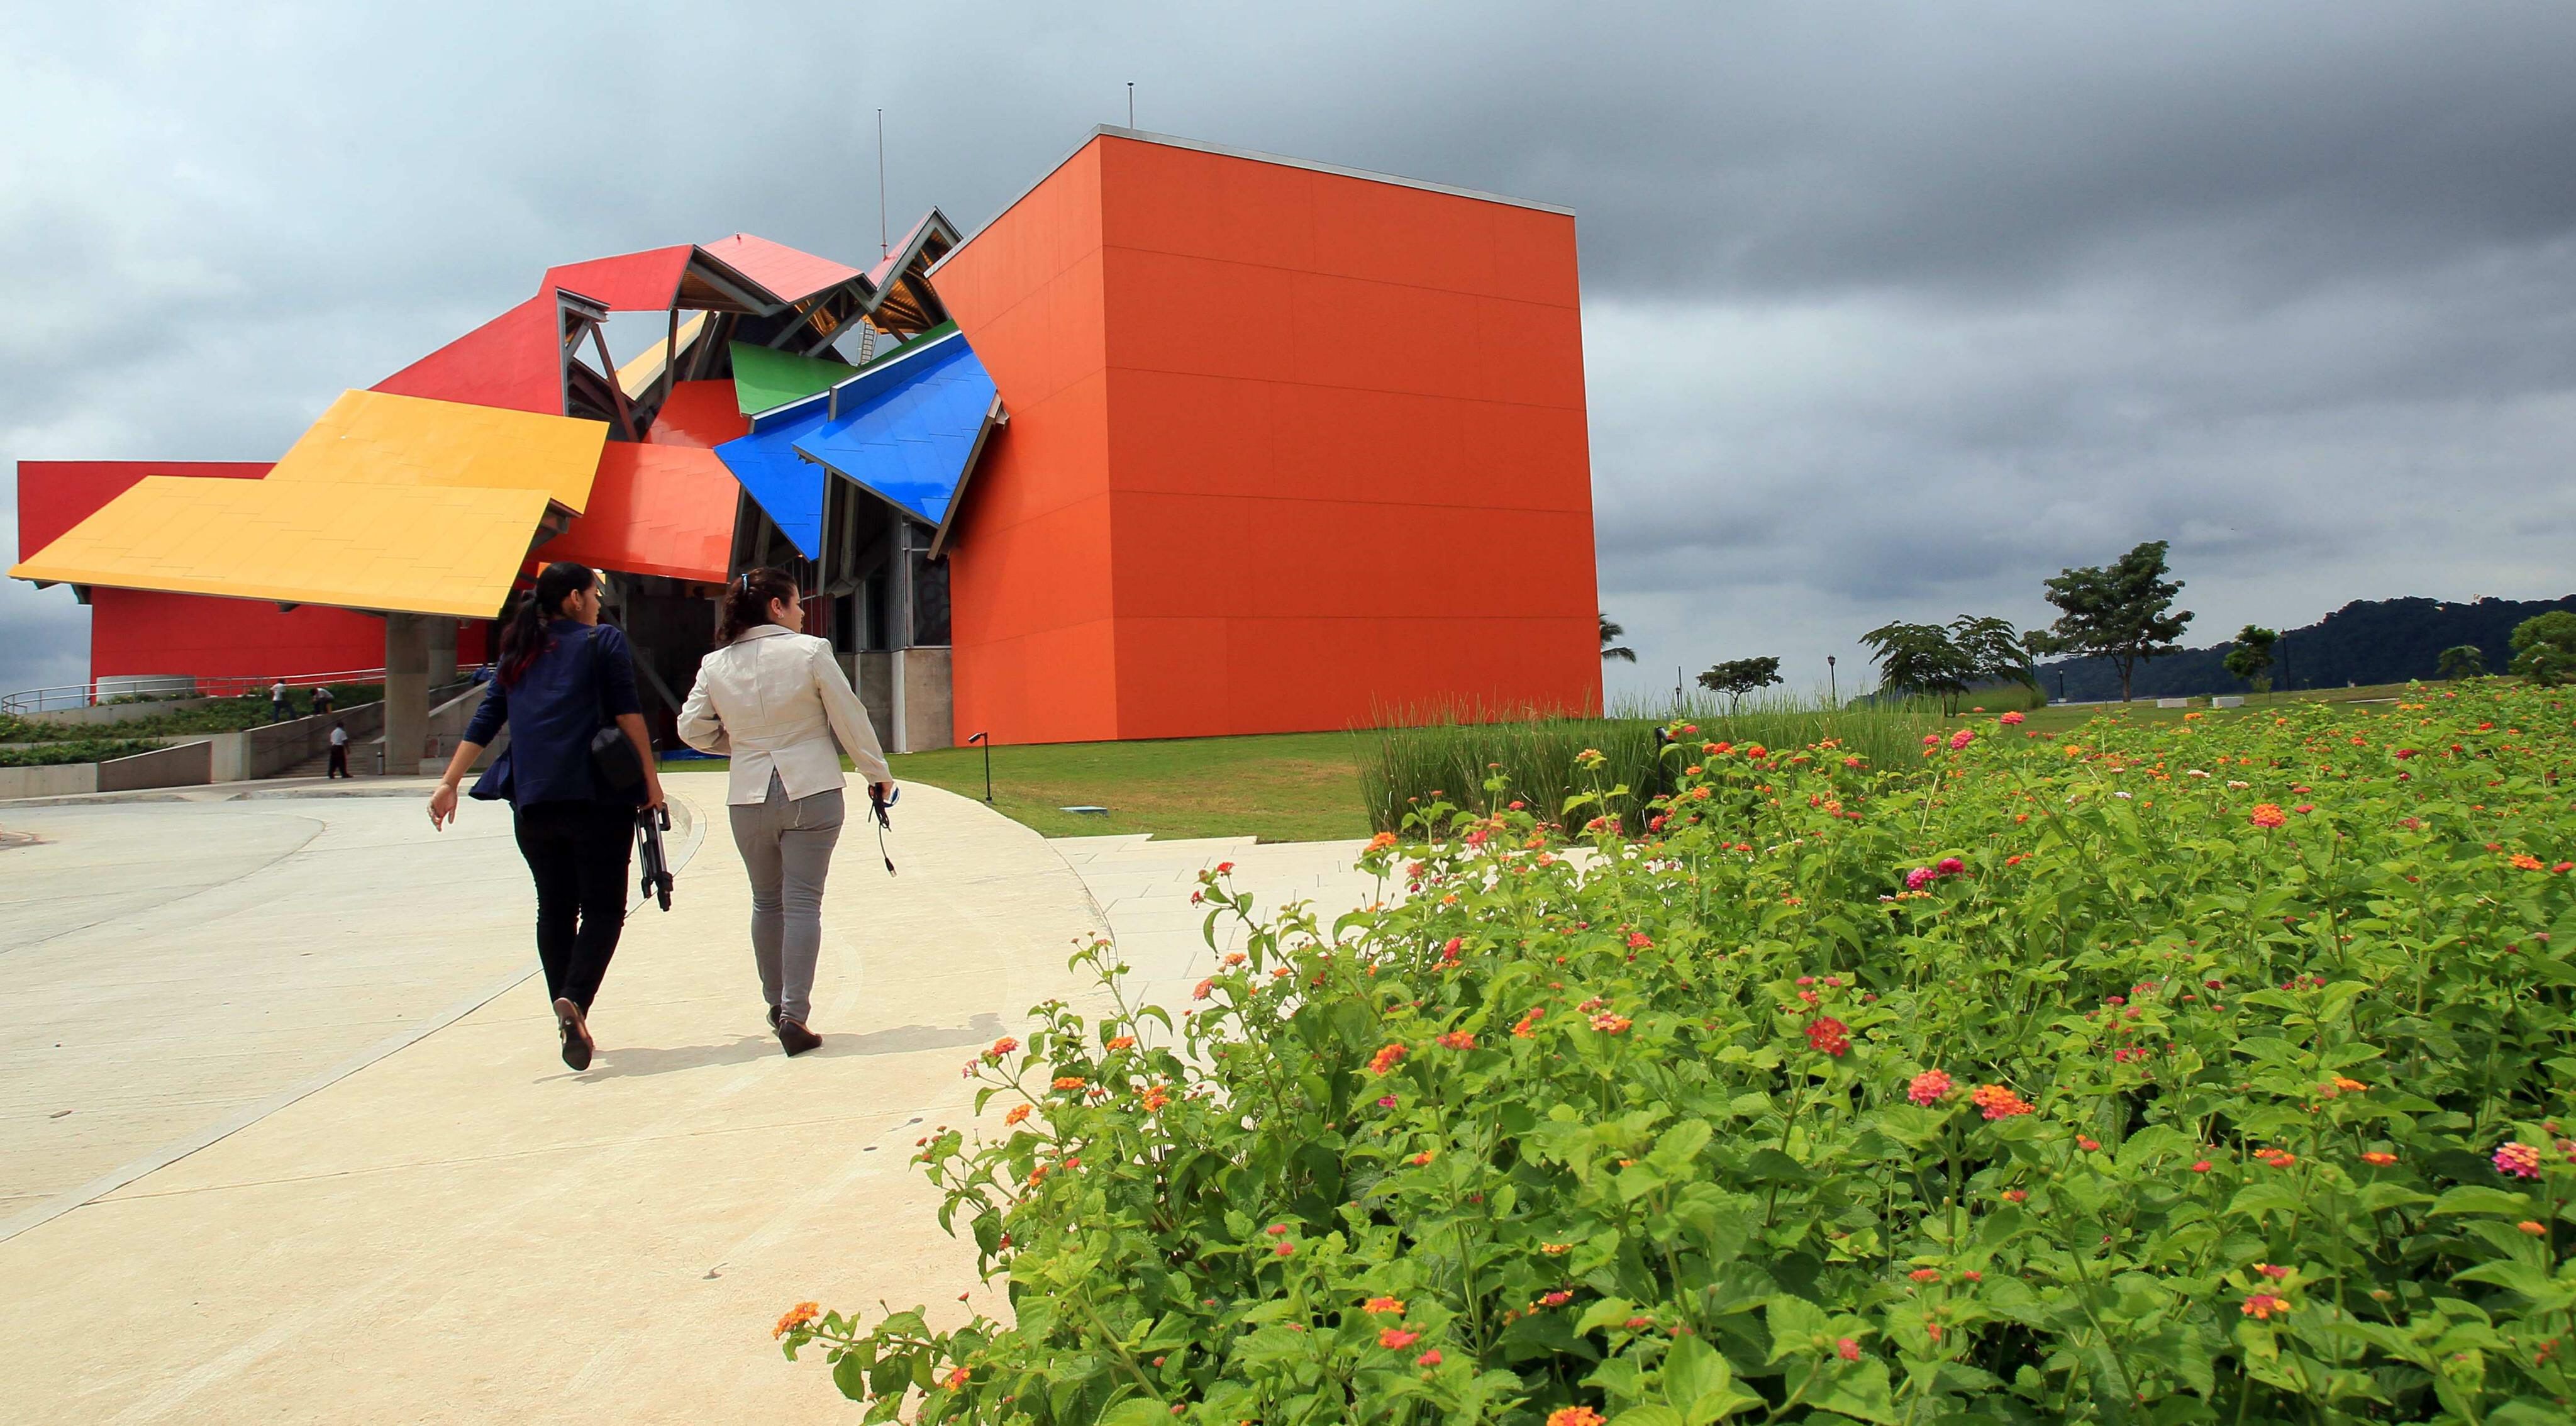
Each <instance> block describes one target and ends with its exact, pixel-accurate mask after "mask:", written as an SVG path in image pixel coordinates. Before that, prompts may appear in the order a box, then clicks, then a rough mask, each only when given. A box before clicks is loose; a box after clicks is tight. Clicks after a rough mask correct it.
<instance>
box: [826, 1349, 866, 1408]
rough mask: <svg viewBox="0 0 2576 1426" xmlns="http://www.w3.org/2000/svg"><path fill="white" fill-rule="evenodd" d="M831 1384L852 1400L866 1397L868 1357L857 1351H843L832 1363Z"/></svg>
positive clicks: (863, 1399) (862, 1399)
mask: <svg viewBox="0 0 2576 1426" xmlns="http://www.w3.org/2000/svg"><path fill="white" fill-rule="evenodd" d="M832 1385H834V1386H837V1387H839V1388H840V1389H841V1395H843V1396H845V1397H848V1398H849V1399H850V1400H852V1401H865V1400H867V1399H868V1359H867V1358H865V1357H863V1356H861V1355H859V1354H858V1353H857V1352H845V1353H843V1354H842V1356H841V1359H840V1360H839V1361H837V1362H834V1363H832Z"/></svg>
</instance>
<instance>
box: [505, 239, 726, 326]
mask: <svg viewBox="0 0 2576 1426" xmlns="http://www.w3.org/2000/svg"><path fill="white" fill-rule="evenodd" d="M695 252H696V249H694V248H691V247H690V246H689V245H688V244H686V243H683V244H681V245H680V246H678V247H675V248H652V249H649V250H647V251H644V252H640V253H625V254H621V255H620V256H617V257H596V258H592V259H591V260H590V261H588V262H570V263H565V264H564V265H563V266H561V267H550V268H547V269H546V280H545V282H544V283H543V284H542V285H540V286H539V287H538V289H537V290H538V292H539V293H540V294H543V293H548V292H552V291H554V290H555V289H556V288H558V287H561V288H564V289H565V290H567V291H571V292H578V293H580V294H581V295H582V296H584V297H587V298H590V299H591V300H592V301H594V302H599V303H602V304H604V305H606V306H607V308H608V310H609V311H611V312H665V311H668V310H670V307H671V304H672V302H673V301H674V300H676V299H677V298H678V297H679V295H680V274H682V273H683V272H686V271H687V270H688V267H689V258H690V257H691V256H692V255H693V254H694V253H695Z"/></svg>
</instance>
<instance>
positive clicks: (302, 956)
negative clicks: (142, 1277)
mask: <svg viewBox="0 0 2576 1426" xmlns="http://www.w3.org/2000/svg"><path fill="white" fill-rule="evenodd" d="M389 790H390V789H389ZM422 795H424V794H423V793H421V792H419V791H413V790H405V791H403V793H402V795H400V796H399V797H384V796H377V797H357V796H333V797H329V798H320V797H314V798H296V799H291V800H290V799H260V800H246V801H221V802H215V801H204V802H200V801H174V800H170V799H168V798H166V797H165V798H163V799H159V800H154V801H142V800H136V799H127V800H122V801H114V802H98V803H91V804H86V805H71V806H53V807H37V808H13V809H9V810H7V811H0V827H6V828H8V829H9V830H11V831H15V832H22V833H29V834H32V835H33V836H35V837H36V838H37V839H38V841H37V842H36V843H35V844H34V845H31V846H21V847H17V848H14V849H9V850H6V851H0V986H5V988H6V992H7V993H6V995H5V996H0V1235H6V1234H8V1233H10V1232H12V1231H13V1230H15V1229H16V1228H17V1227H19V1226H22V1225H23V1224H24V1222H25V1221H26V1220H27V1218H28V1217H29V1215H30V1214H31V1211H42V1210H43V1209H44V1208H45V1207H47V1206H48V1205H52V1204H54V1203H56V1202H57V1201H58V1199H59V1198H60V1196H61V1195H64V1194H66V1193H70V1192H73V1191H75V1190H78V1189H81V1188H82V1187H83V1186H84V1185H88V1184H91V1183H93V1182H94V1181H95V1180H97V1179H99V1178H100V1177H101V1176H102V1175H108V1174H111V1173H112V1172H115V1171H118V1170H119V1169H120V1168H121V1167H122V1166H126V1165H129V1164H133V1163H134V1162H135V1161H136V1160H138V1159H142V1160H144V1161H146V1162H148V1161H149V1159H150V1157H151V1156H152V1155H154V1154H155V1153H157V1152H160V1151H163V1150H164V1149H165V1148H166V1147H167V1146H172V1145H176V1144H180V1143H184V1142H187V1141H189V1140H191V1139H192V1138H194V1137H195V1136H197V1135H199V1134H200V1133H202V1132H205V1131H208V1130H211V1129H213V1128H216V1127H219V1126H221V1125H223V1124H225V1123H227V1122H231V1121H233V1120H234V1119H236V1118H237V1117H238V1116H239V1115H241V1114H243V1113H246V1112H251V1111H253V1110H255V1108H256V1107H257V1106H259V1105H261V1104H263V1103H265V1102H267V1101H269V1100H271V1099H273V1098H274V1097H275V1096H277V1095H279V1094H281V1093H285V1092H289V1091H291V1090H293V1089H294V1088H296V1087H297V1086H299V1085H304V1084H308V1083H310V1082H311V1081H312V1080H314V1079H315V1078H316V1077H318V1076H322V1075H326V1074H328V1073H329V1072H330V1071H331V1070H332V1069H334V1068H335V1067H339V1066H342V1065H345V1064H347V1063H348V1062H350V1061H351V1060H352V1058H353V1057H358V1056H361V1055H364V1054H365V1053H366V1052H368V1051H369V1050H370V1049H372V1048H374V1047H378V1046H380V1045H382V1044H384V1043H385V1042H387V1041H388V1040H393V1039H398V1038H400V1037H403V1036H406V1035H409V1034H415V1033H418V1032H419V1031H420V1030H422V1029H424V1028H427V1027H429V1026H431V1025H433V1024H435V1023H438V1022H439V1021H440V1020H441V1019H443V1018H451V1017H452V1016H453V1014H454V1013H455V1011H456V1009H457V1008H458V1007H459V1005H460V1002H470V1001H471V1000H474V999H480V998H488V997H490V996H491V995H492V994H494V993H496V992H497V991H499V990H500V989H501V988H502V987H503V986H505V985H507V984H509V983H510V982H511V981H513V980H516V979H517V978H518V977H519V976H520V975H521V974H522V973H524V970H525V967H526V963H527V960H528V955H527V950H526V947H525V946H524V945H523V944H522V943H523V942H524V940H525V937H524V935H523V931H524V928H525V927H526V926H527V925H528V924H529V922H530V919H531V918H532V917H533V915H534V899H533V894H532V893H531V892H530V890H529V888H528V883H527V876H526V873H525V872H524V870H522V868H521V864H520V862H519V857H518V852H517V849H516V848H515V847H514V846H513V845H512V843H511V840H510V832H509V824H508V822H507V821H506V820H505V819H502V818H498V817H486V818H477V819H474V820H473V821H471V822H470V823H468V824H467V825H466V826H464V827H462V828H460V829H458V830H457V831H455V832H452V833H450V834H448V835H445V836H440V837H429V836H425V835H423V834H424V833H426V832H427V830H428V828H427V826H426V825H425V824H424V822H423V821H422V816H421V811H420V807H421V803H420V798H421V796H422ZM128 1176H131V1175H130V1174H129V1175H128ZM84 1196H87V1195H84Z"/></svg>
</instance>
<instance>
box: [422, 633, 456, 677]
mask: <svg viewBox="0 0 2576 1426" xmlns="http://www.w3.org/2000/svg"><path fill="white" fill-rule="evenodd" d="M424 622H425V623H426V624H427V626H428V629H429V686H430V687H432V688H441V687H445V686H446V685H448V684H451V683H454V682H455V681H456V621H455V620H453V619H447V618H441V617H438V616H436V615H429V616H424Z"/></svg>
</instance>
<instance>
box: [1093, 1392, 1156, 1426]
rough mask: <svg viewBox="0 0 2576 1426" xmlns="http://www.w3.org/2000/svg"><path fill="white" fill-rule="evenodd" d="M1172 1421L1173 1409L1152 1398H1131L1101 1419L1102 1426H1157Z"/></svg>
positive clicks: (1111, 1409) (1110, 1410) (1113, 1408)
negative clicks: (1156, 1425) (1159, 1423)
mask: <svg viewBox="0 0 2576 1426" xmlns="http://www.w3.org/2000/svg"><path fill="white" fill-rule="evenodd" d="M1171 1419H1172V1408H1170V1407H1168V1406H1165V1405H1164V1404H1163V1403H1161V1402H1159V1401H1156V1400H1155V1399H1153V1398H1152V1397H1150V1396H1131V1397H1129V1398H1127V1399H1126V1400H1125V1401H1122V1402H1120V1403H1118V1404H1117V1405H1116V1406H1113V1407H1111V1408H1109V1410H1108V1412H1107V1413H1106V1414H1104V1415H1103V1416H1102V1417H1101V1418H1100V1426H1155V1423H1157V1422H1166V1421H1169V1420H1171Z"/></svg>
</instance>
